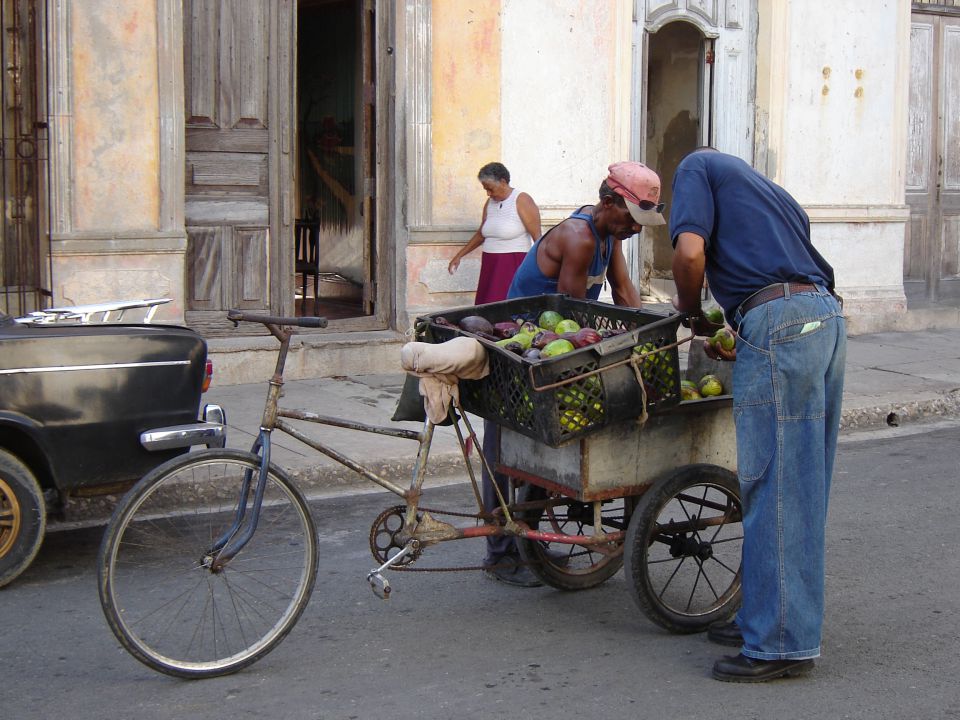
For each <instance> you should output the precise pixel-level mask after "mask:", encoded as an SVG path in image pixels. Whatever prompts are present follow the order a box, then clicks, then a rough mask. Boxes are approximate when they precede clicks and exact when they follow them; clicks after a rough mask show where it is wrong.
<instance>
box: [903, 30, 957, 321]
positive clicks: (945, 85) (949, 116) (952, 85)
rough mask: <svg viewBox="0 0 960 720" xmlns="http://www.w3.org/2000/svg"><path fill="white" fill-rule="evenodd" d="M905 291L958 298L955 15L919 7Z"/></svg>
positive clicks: (928, 299)
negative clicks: (927, 13)
mask: <svg viewBox="0 0 960 720" xmlns="http://www.w3.org/2000/svg"><path fill="white" fill-rule="evenodd" d="M910 43H911V47H910V107H909V114H908V117H909V131H908V143H907V175H906V190H907V192H906V197H907V204H908V205H909V206H910V224H909V227H908V230H907V237H906V242H905V245H904V258H903V262H904V269H903V270H904V291H905V293H906V295H907V301H908V303H909V304H910V305H912V306H919V305H924V304H927V303H948V304H951V305H956V304H958V303H960V150H958V146H960V18H954V17H943V16H938V15H926V14H917V15H914V17H913V24H912V27H911V34H910Z"/></svg>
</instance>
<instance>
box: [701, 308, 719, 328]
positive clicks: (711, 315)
mask: <svg viewBox="0 0 960 720" xmlns="http://www.w3.org/2000/svg"><path fill="white" fill-rule="evenodd" d="M703 316H704V317H705V318H706V319H707V320H709V321H710V322H712V323H713V324H714V325H723V310H721V309H720V308H718V307H712V308H707V309H706V310H704V311H703Z"/></svg>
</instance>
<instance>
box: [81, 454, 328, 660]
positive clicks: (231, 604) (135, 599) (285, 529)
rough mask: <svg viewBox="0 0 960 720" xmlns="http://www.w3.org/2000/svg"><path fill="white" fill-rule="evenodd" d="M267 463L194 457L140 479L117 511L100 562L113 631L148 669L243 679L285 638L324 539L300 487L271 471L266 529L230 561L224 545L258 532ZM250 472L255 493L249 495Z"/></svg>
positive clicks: (244, 457)
mask: <svg viewBox="0 0 960 720" xmlns="http://www.w3.org/2000/svg"><path fill="white" fill-rule="evenodd" d="M259 467H260V462H259V459H258V458H257V457H256V456H255V455H253V454H251V453H245V452H238V451H233V450H205V451H200V452H194V453H188V454H186V455H183V456H181V457H178V458H174V459H173V460H171V461H169V462H167V463H165V464H163V465H161V466H160V467H158V468H156V469H155V470H153V471H152V472H151V473H149V474H148V475H147V476H146V477H144V478H143V479H142V480H141V481H140V482H138V483H137V484H136V485H135V486H134V487H133V488H132V489H131V490H130V492H129V493H127V495H126V496H125V497H124V498H123V500H122V501H121V502H120V504H119V505H118V507H117V509H116V511H115V512H114V515H113V518H112V519H111V520H110V525H109V526H108V527H107V531H106V533H105V535H104V538H103V544H102V545H101V548H100V557H99V581H100V603H101V605H102V606H103V611H104V614H105V615H106V618H107V622H108V623H109V624H110V629H111V630H113V632H114V634H115V635H116V636H117V638H118V639H119V640H120V643H121V644H122V645H123V647H124V648H125V649H126V650H128V651H129V652H130V653H131V654H132V655H133V656H134V657H136V658H137V659H138V660H140V661H141V662H143V663H145V664H146V665H148V666H150V667H151V668H153V669H154V670H158V671H160V672H163V673H167V674H168V675H175V676H177V677H183V678H202V677H214V676H217V675H226V674H228V673H232V672H235V671H237V670H239V669H241V668H243V667H246V666H247V665H250V664H251V663H253V662H255V661H256V660H258V659H259V658H261V657H262V656H264V655H266V654H267V653H268V652H270V650H272V649H273V648H274V647H276V645H277V644H278V643H279V642H280V641H281V640H282V639H283V638H284V637H285V636H286V634H287V633H288V632H289V631H290V629H291V628H292V627H293V625H294V624H295V623H296V621H297V619H298V618H299V616H300V614H301V613H302V612H303V609H304V608H305V607H306V605H307V602H308V601H309V600H310V593H311V591H312V589H313V583H314V580H315V578H316V572H317V537H316V529H315V527H314V523H313V518H312V517H311V515H310V510H309V508H308V506H307V503H306V500H305V499H304V498H303V495H302V494H301V493H300V491H299V490H298V489H297V488H296V487H295V486H294V485H293V484H291V482H290V480H289V479H288V478H287V477H286V476H285V475H284V474H283V473H282V472H281V471H279V470H277V469H276V468H274V467H273V466H271V468H270V470H269V472H268V474H267V478H266V487H265V489H264V495H263V504H262V506H261V510H260V517H259V521H258V523H257V527H256V532H255V533H254V534H253V537H252V538H251V539H250V541H249V542H248V543H247V544H246V545H245V546H244V547H243V549H242V550H240V552H239V553H238V554H237V555H236V556H235V557H233V558H232V559H231V560H229V561H228V562H226V564H225V565H223V566H222V567H220V566H219V565H218V563H217V562H216V558H217V552H218V551H217V550H216V549H214V545H215V543H216V542H217V540H218V539H219V538H222V537H224V536H226V535H227V534H228V533H229V532H230V530H231V527H232V526H233V525H234V522H235V518H236V515H237V506H238V503H240V504H243V505H244V506H245V510H246V513H245V517H244V519H243V521H242V523H241V524H240V527H239V528H238V529H237V530H236V531H235V532H234V533H233V536H237V535H239V533H242V532H243V530H244V529H245V528H246V527H247V526H248V525H249V523H250V521H251V516H252V508H253V505H252V503H253V494H254V489H255V488H256V486H257V480H258V477H259ZM245 476H248V477H249V478H250V490H249V491H248V493H247V494H246V496H243V493H242V491H241V487H242V485H243V482H244V478H245Z"/></svg>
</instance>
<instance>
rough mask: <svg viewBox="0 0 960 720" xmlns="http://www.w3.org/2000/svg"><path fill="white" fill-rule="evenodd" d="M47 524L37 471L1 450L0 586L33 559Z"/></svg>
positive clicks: (20, 571) (25, 567) (10, 579)
mask: <svg viewBox="0 0 960 720" xmlns="http://www.w3.org/2000/svg"><path fill="white" fill-rule="evenodd" d="M46 525H47V511H46V506H45V504H44V502H43V492H41V490H40V486H39V485H38V484H37V481H36V478H34V477H33V473H32V472H30V469H29V468H28V467H27V466H26V465H24V464H23V463H22V462H20V461H19V460H18V459H17V458H16V457H14V456H13V455H11V454H10V453H8V452H7V451H6V450H0V587H3V586H4V585H6V584H7V583H9V582H10V581H12V580H13V579H14V578H15V577H17V575H19V574H20V573H22V572H23V571H24V570H26V569H27V566H28V565H30V563H31V562H33V558H34V557H36V555H37V551H38V550H39V549H40V543H41V542H43V532H44V530H45V529H46Z"/></svg>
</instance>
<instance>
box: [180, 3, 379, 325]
mask: <svg viewBox="0 0 960 720" xmlns="http://www.w3.org/2000/svg"><path fill="white" fill-rule="evenodd" d="M316 4H317V3H316V2H312V1H311V0H301V2H300V3H298V2H296V0H271V2H248V1H246V0H184V3H183V43H184V93H185V103H184V105H185V115H186V134H185V139H186V178H185V217H186V226H187V228H186V229H187V236H188V249H187V260H186V264H187V273H186V306H187V307H186V319H187V323H188V325H190V326H191V327H194V328H196V329H198V330H200V331H201V332H203V333H204V334H205V335H208V336H216V335H219V334H224V333H226V332H230V328H229V326H228V324H227V323H226V321H225V319H224V311H225V310H227V309H229V308H242V309H246V310H264V311H266V310H269V311H271V312H273V313H276V314H281V313H282V314H285V315H292V314H294V313H295V312H296V311H297V310H298V309H300V304H299V303H298V300H297V298H296V294H295V293H296V288H297V287H299V283H297V282H296V277H295V264H294V239H295V238H294V236H295V232H294V228H295V222H296V219H297V218H298V217H299V216H300V215H301V213H302V210H303V208H302V198H301V193H300V190H299V185H298V183H299V180H300V179H299V177H298V173H299V170H298V169H299V167H300V164H301V162H300V161H301V158H300V147H301V144H300V143H299V141H298V123H297V117H298V116H297V97H298V93H297V86H298V72H297V40H298V35H297V17H298V10H301V9H302V7H301V6H303V5H306V6H314V5H316ZM328 4H329V3H328ZM337 4H340V5H343V4H346V5H348V6H349V7H350V8H351V9H352V10H353V12H355V18H356V24H357V28H358V32H357V36H358V42H357V47H358V50H357V53H356V58H355V59H353V60H352V62H353V63H354V65H355V68H356V69H355V70H354V71H353V72H354V74H355V75H356V77H357V84H358V92H357V98H358V100H357V106H356V108H355V111H354V115H355V116H356V122H355V123H354V124H352V125H351V128H352V129H353V132H354V137H355V145H357V146H358V147H357V148H356V153H355V154H356V156H357V157H358V158H359V159H358V165H357V173H356V174H357V175H358V178H357V182H356V183H355V188H356V189H355V194H354V196H353V197H352V198H351V213H352V214H351V215H350V216H349V217H348V218H347V221H348V222H349V223H351V224H352V225H354V226H355V228H356V231H355V232H354V237H355V238H358V242H359V243H360V245H361V250H360V254H361V260H360V261H359V264H360V267H359V269H357V268H353V276H354V281H355V282H356V283H358V284H359V285H360V286H361V287H362V298H361V300H362V303H361V304H358V310H357V313H356V315H357V319H356V320H354V322H353V323H352V325H353V326H356V327H357V328H358V329H367V328H369V327H371V326H372V325H373V326H376V324H378V323H379V324H382V323H383V322H384V321H385V317H384V315H383V313H382V312H377V310H378V308H377V297H376V293H375V288H376V287H377V285H378V283H377V268H376V252H375V251H376V244H377V237H376V235H377V232H376V223H375V218H376V192H375V188H376V177H375V172H374V169H375V165H374V163H373V158H374V154H375V147H376V134H375V118H376V115H375V112H374V110H375V101H376V92H375V85H374V80H375V73H374V62H373V60H374V57H375V55H374V52H375V48H374V47H373V44H374V41H375V38H376V34H375V32H374V29H373V28H374V23H375V16H374V3H372V2H369V1H365V0H340V1H339V2H338V3H337ZM301 40H303V38H301ZM307 41H309V39H307ZM355 264H356V263H355ZM329 269H330V270H331V271H332V272H334V273H336V271H337V268H336V267H331V268H329ZM371 323H372V325H371ZM352 325H351V322H350V321H349V320H345V321H342V322H341V323H339V327H338V324H337V323H334V327H338V329H351V327H352Z"/></svg>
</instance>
